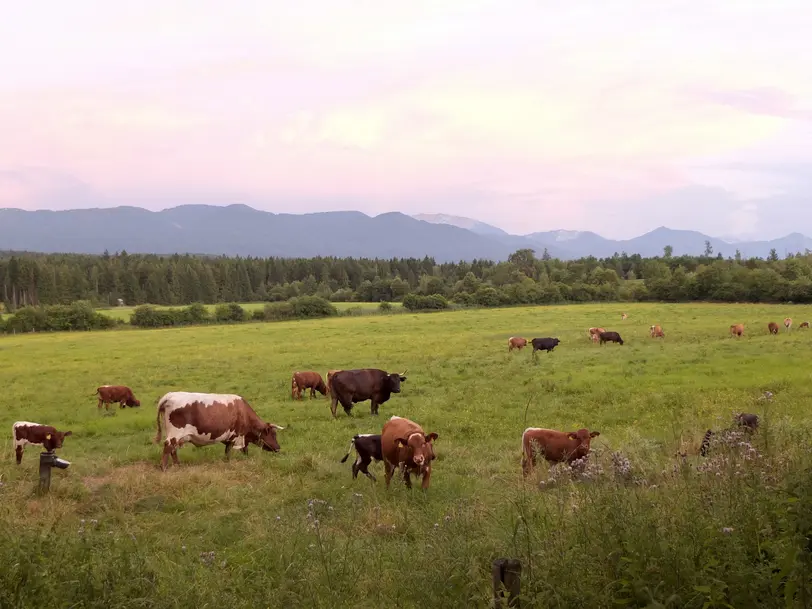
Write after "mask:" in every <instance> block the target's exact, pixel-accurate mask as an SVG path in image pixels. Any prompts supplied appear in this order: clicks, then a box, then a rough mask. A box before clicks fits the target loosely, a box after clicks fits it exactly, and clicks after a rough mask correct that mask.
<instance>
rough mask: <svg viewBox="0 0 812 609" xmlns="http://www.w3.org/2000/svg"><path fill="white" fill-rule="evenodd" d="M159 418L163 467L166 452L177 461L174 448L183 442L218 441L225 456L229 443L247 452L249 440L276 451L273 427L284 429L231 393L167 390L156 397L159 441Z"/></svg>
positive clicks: (163, 465) (176, 450) (203, 444)
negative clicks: (260, 416)
mask: <svg viewBox="0 0 812 609" xmlns="http://www.w3.org/2000/svg"><path fill="white" fill-rule="evenodd" d="M161 421H163V424H164V430H165V431H164V435H165V437H164V452H163V455H162V457H161V469H162V470H164V471H166V467H167V464H168V460H169V455H172V461H173V463H174V464H175V465H180V463H179V462H178V448H180V447H181V446H183V445H184V444H185V443H186V442H191V443H192V444H193V445H194V446H208V445H209V444H216V443H217V442H222V443H223V444H225V445H226V459H228V456H229V453H230V452H231V448H232V447H237V448H238V449H239V450H241V451H242V452H243V453H247V452H248V445H249V444H257V445H258V446H261V447H262V450H268V451H272V452H279V442H277V439H276V430H277V429H280V430H281V429H285V428H284V427H281V426H279V425H275V424H274V423H266V422H265V421H263V420H262V419H261V418H259V416H258V415H257V413H256V412H254V409H253V408H251V406H250V405H249V404H248V402H246V401H245V399H244V398H242V397H241V396H239V395H234V394H225V395H221V394H216V393H189V392H186V391H170V392H169V393H167V394H166V395H164V396H163V397H162V398H161V399H160V400H158V416H157V419H156V424H157V427H158V431H157V433H156V434H155V443H156V444H157V443H159V442H160V441H161Z"/></svg>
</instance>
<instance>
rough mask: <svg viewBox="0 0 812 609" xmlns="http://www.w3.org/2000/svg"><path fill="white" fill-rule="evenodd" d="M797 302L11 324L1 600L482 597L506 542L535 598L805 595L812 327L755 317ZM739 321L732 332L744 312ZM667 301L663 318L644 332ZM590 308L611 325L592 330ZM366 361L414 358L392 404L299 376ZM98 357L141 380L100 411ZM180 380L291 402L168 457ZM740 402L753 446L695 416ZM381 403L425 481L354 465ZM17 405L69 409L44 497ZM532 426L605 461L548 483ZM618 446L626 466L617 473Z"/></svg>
mask: <svg viewBox="0 0 812 609" xmlns="http://www.w3.org/2000/svg"><path fill="white" fill-rule="evenodd" d="M356 304H357V303H352V305H356ZM250 306H251V305H248V307H250ZM256 306H262V305H261V304H258V305H256ZM344 306H350V305H349V304H348V305H344ZM367 306H376V305H367ZM124 311H125V312H122V309H112V310H110V311H109V314H111V315H125V317H124V319H128V317H129V311H130V310H129V309H124ZM623 311H625V312H626V313H628V315H629V317H628V319H626V320H623V321H621V312H623ZM787 316H790V317H792V318H793V319H794V320H795V326H796V328H797V326H798V325H800V322H801V321H803V320H806V319H809V318H812V306H767V305H764V306H761V305H710V304H693V305H676V304H675V305H666V304H646V305H643V304H623V305H617V304H613V305H596V304H588V305H571V306H556V307H526V308H510V309H491V310H466V311H454V312H442V313H421V314H409V313H404V314H401V315H396V316H385V315H382V316H364V317H341V318H333V319H326V320H314V321H296V322H279V323H257V324H241V325H224V326H214V325H213V326H200V327H186V328H178V329H160V330H133V331H129V332H120V331H115V330H114V331H105V332H88V333H62V334H50V335H49V334H38V335H26V336H5V337H0V386H2V387H3V396H4V397H3V401H2V404H0V427H2V428H3V429H6V430H7V433H6V435H5V437H4V438H3V439H1V440H0V451H2V452H0V455H2V458H0V483H2V486H0V564H2V565H3V568H0V606H4V607H32V608H33V607H44V606H54V607H56V606H59V607H97V606H98V607H102V606H103V607H117V608H118V607H151V608H155V607H225V606H227V607H229V608H236V607H324V608H330V609H338V608H343V607H353V608H356V607H357V608H378V607H409V608H411V607H420V608H421V609H427V608H429V607H438V608H440V607H442V608H444V609H445V608H451V607H460V608H468V607H488V606H489V602H490V596H491V574H490V570H491V562H492V560H494V559H496V558H499V557H516V558H519V559H520V560H522V563H523V574H522V589H523V592H525V593H526V594H527V597H526V598H525V599H524V601H523V605H522V606H523V607H613V606H629V607H646V606H650V607H697V608H701V607H723V606H733V607H784V606H789V607H795V606H798V607H801V606H804V605H803V604H802V603H803V602H805V601H804V600H803V598H802V597H801V593H802V592H803V593H808V592H812V590H807V588H809V584H808V581H809V571H803V569H804V568H806V567H805V565H806V564H807V563H805V562H804V561H805V560H807V559H806V558H804V556H805V555H803V552H801V551H800V550H798V548H801V547H802V544H801V541H799V540H802V539H803V535H804V533H803V531H801V530H800V529H798V526H805V525H801V524H798V523H803V522H806V521H807V520H808V521H810V522H812V507H811V505H810V500H812V491H811V490H810V482H809V476H808V471H809V470H808V467H809V465H810V463H812V460H810V458H809V455H810V442H809V433H810V430H812V425H810V416H809V412H810V403H812V384H810V377H811V376H812V374H811V372H812V369H810V366H809V361H810V358H812V332H811V331H809V330H806V329H803V330H801V329H793V330H792V331H791V332H785V331H784V329H783V325H782V330H781V332H780V334H779V335H777V336H772V335H769V334H768V332H767V323H768V322H769V321H776V322H778V323H779V324H780V323H781V321H782V320H783V318H784V317H787ZM738 322H742V323H744V324H745V336H744V337H742V338H731V337H730V336H729V332H728V327H729V326H730V324H732V323H738ZM655 323H657V324H660V325H662V327H663V330H664V332H665V335H666V336H665V339H663V340H660V339H651V338H650V337H649V335H648V332H649V326H650V325H651V324H655ZM590 326H601V327H604V328H606V329H607V330H616V331H618V332H620V334H621V335H622V337H623V339H624V341H625V345H623V346H620V345H616V344H607V345H604V346H599V345H595V344H592V343H591V342H590V341H589V339H588V338H587V329H588V328H589V327H590ZM510 336H524V337H526V338H527V339H528V340H529V339H530V338H533V337H544V336H552V337H558V338H559V339H560V340H561V344H560V345H559V346H558V348H556V349H555V351H554V352H552V353H550V354H547V353H543V352H541V353H538V354H537V355H536V358H535V361H534V358H533V357H532V355H531V349H530V348H527V349H525V350H523V351H520V352H514V353H508V349H507V341H508V338H509V337H510ZM357 367H380V368H384V369H386V370H390V371H397V372H402V371H404V370H405V371H406V375H407V377H408V380H407V381H406V382H405V383H403V391H402V393H401V394H399V395H398V394H395V395H393V396H392V398H391V399H390V400H389V401H388V402H386V403H385V404H383V405H382V406H381V408H380V412H381V414H380V416H378V417H374V416H372V415H370V413H369V402H363V403H359V404H356V406H355V409H354V411H353V416H351V417H347V416H346V415H345V414H344V413H343V411H342V409H341V408H340V407H339V409H338V411H339V414H338V418H337V419H335V420H334V419H333V418H332V417H331V415H330V409H329V402H328V400H327V399H326V398H324V397H321V396H319V397H317V398H316V399H312V400H311V399H309V398H305V399H304V400H303V401H295V402H294V401H293V400H291V397H290V377H291V373H292V372H293V371H295V370H316V371H319V372H320V373H321V374H322V375H326V372H327V370H328V369H331V368H345V369H346V368H357ZM102 384H126V385H129V386H130V387H131V388H132V389H133V390H134V392H135V394H136V396H137V397H138V398H139V399H140V400H141V403H142V406H141V407H140V408H127V409H123V410H119V409H118V408H117V407H116V408H115V411H114V412H111V413H109V414H108V413H105V412H99V411H98V410H97V408H96V398H95V397H94V396H93V393H94V391H95V389H96V387H97V386H99V385H102ZM172 390H186V391H202V392H218V393H228V392H235V393H238V394H240V395H242V396H244V397H245V398H246V399H247V400H248V401H249V402H250V403H251V404H252V405H253V407H254V409H255V410H256V411H257V412H258V414H259V415H260V416H261V417H263V418H264V419H265V420H266V421H270V422H274V423H277V424H279V425H283V426H285V429H284V430H283V431H280V432H279V436H278V437H279V442H280V444H281V447H282V450H281V452H280V453H278V454H270V453H267V452H263V451H261V450H260V449H259V448H258V447H254V446H252V447H250V448H249V451H248V455H247V456H244V455H242V454H241V453H238V452H232V457H231V460H230V461H229V462H226V461H225V460H224V455H223V453H224V447H223V446H222V445H214V446H209V447H205V448H199V449H197V448H194V447H193V446H191V445H187V446H185V447H183V448H182V449H181V450H180V451H179V458H180V461H181V466H180V467H172V468H170V470H169V471H168V472H166V473H162V472H161V471H160V469H159V463H160V455H161V448H160V446H158V445H156V444H153V442H152V440H153V438H154V436H155V431H156V427H155V415H156V403H157V400H158V398H159V397H160V396H161V395H163V394H164V393H165V392H167V391H172ZM765 391H770V392H772V394H773V399H772V400H766V399H763V397H762V396H763V394H764V392H765ZM737 411H746V412H755V413H757V414H759V415H760V416H761V417H762V428H761V429H760V430H759V432H758V434H757V435H756V437H755V439H754V440H753V446H755V447H756V448H757V449H758V451H759V453H760V454H761V456H760V457H759V458H758V459H755V460H752V461H744V460H742V458H741V457H740V456H737V455H739V453H737V452H735V450H734V451H733V452H731V453H730V455H729V456H728V458H727V461H722V460H714V459H715V457H714V458H711V457H709V458H705V459H703V458H701V457H699V456H698V455H697V451H698V448H699V444H700V441H701V439H702V435H703V434H704V432H705V430H706V429H708V428H714V429H720V428H722V427H725V426H727V425H728V424H729V422H730V419H731V413H732V412H737ZM394 414H397V415H400V416H405V417H408V418H411V419H413V420H415V421H417V422H418V423H420V424H421V425H422V426H423V428H424V430H425V431H426V432H427V433H428V432H430V431H434V432H436V433H437V434H439V438H438V440H437V442H436V449H435V450H436V453H437V460H436V462H435V464H434V467H433V475H432V480H431V488H430V489H429V491H428V492H427V493H423V492H422V491H421V490H420V488H419V482H417V483H416V484H415V488H413V489H412V490H411V491H409V490H407V489H406V488H405V487H404V485H403V484H402V483H400V482H399V481H397V480H395V481H393V484H392V487H391V488H390V489H389V490H388V491H387V490H386V489H385V486H384V482H383V465H382V464H381V463H373V465H372V466H371V468H370V470H371V471H372V472H374V473H375V475H376V476H377V477H378V482H377V483H374V482H372V481H370V480H368V479H366V478H365V477H364V476H363V475H361V476H360V477H359V478H358V479H357V480H353V479H352V477H351V472H350V466H351V463H352V461H353V460H354V458H355V455H354V453H353V454H351V455H350V458H349V459H348V461H347V462H345V463H343V464H342V463H340V462H339V461H340V459H341V458H342V457H343V456H344V455H345V454H346V452H347V449H348V447H349V442H350V438H351V437H352V436H353V434H356V433H380V429H381V427H382V426H383V423H384V422H385V421H386V420H387V419H388V418H389V417H390V416H391V415H394ZM17 420H27V421H35V422H39V423H45V424H51V425H55V426H56V427H57V428H58V429H60V430H67V429H70V430H72V431H73V435H72V436H71V437H69V438H67V440H66V441H65V445H64V447H63V448H62V449H61V450H59V451H58V452H59V454H60V456H61V457H63V458H65V459H67V460H69V461H70V462H71V467H70V468H69V469H68V470H64V471H60V470H54V473H53V483H52V490H51V493H50V495H48V496H46V497H42V498H41V497H38V496H37V495H36V494H35V493H34V490H35V486H36V480H37V468H38V465H37V463H38V454H39V450H38V449H37V447H31V446H29V447H27V449H26V452H25V455H24V457H23V464H22V465H21V466H17V465H16V464H15V463H14V457H13V446H12V443H11V433H10V432H11V426H12V423H13V422H14V421H17ZM528 426H538V427H551V428H556V429H562V430H574V429H577V428H580V427H588V428H589V429H591V430H598V431H600V434H601V435H600V436H599V437H598V438H597V439H596V440H595V441H594V443H593V448H594V449H595V453H594V454H593V455H592V457H591V462H592V463H594V464H595V465H596V467H597V466H600V467H601V468H602V472H600V471H597V470H593V471H592V473H591V474H590V479H588V480H577V481H560V482H557V483H552V482H547V481H548V480H550V479H551V478H550V477H552V478H553V479H555V478H557V477H558V474H556V473H555V471H553V470H550V469H549V468H548V466H547V465H546V464H543V463H542V464H540V465H539V466H538V468H537V471H536V472H535V473H534V474H533V475H532V476H531V477H529V478H528V479H527V480H526V481H523V480H522V476H521V470H520V439H521V435H522V431H523V430H524V429H525V428H526V427H528ZM719 450H722V449H719ZM736 450H738V449H736ZM613 451H619V452H621V453H622V454H623V456H625V457H626V458H628V460H629V462H630V464H631V474H630V475H631V478H630V479H620V478H618V477H617V475H616V474H615V473H613V471H614V470H613V465H612V458H611V453H612V452H613ZM680 452H681V453H685V454H687V457H686V458H685V460H684V463H683V459H681V458H679V457H675V454H676V453H680ZM703 464H715V465H714V466H713V467H714V468H716V469H715V470H712V471H710V472H703V471H698V470H697V466H701V465H703ZM700 469H701V468H700ZM413 480H414V479H413ZM541 481H545V484H543V485H540V484H539V483H540V482H541ZM793 497H794V499H793ZM788 500H789V502H788ZM803 510H806V511H805V512H804V511H803ZM804 518H806V519H807V520H804ZM799 531H800V532H799ZM799 552H800V553H799ZM809 564H812V562H810V563H809ZM781 569H785V571H781ZM792 582H796V583H795V584H793V583H792ZM804 586H806V588H804ZM796 593H797V594H798V596H797V598H796V597H795V596H794V595H795V594H796ZM785 596H789V597H790V599H791V602H790V603H789V604H785V603H786V601H785V598H784V597H785ZM792 599H795V600H792ZM652 603H653V604H652ZM656 603H659V604H656ZM725 603H727V605H726V604H725ZM793 603H794V604H793Z"/></svg>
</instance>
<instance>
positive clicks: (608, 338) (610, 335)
mask: <svg viewBox="0 0 812 609" xmlns="http://www.w3.org/2000/svg"><path fill="white" fill-rule="evenodd" d="M600 337H601V345H603V343H618V344H620V345H622V344H623V339H622V338H620V334H618V333H617V332H601V333H600Z"/></svg>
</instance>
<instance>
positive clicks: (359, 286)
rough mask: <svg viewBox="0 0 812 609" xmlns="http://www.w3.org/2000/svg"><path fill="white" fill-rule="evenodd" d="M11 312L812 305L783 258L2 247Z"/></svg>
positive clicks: (809, 292)
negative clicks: (197, 306) (290, 304)
mask: <svg viewBox="0 0 812 609" xmlns="http://www.w3.org/2000/svg"><path fill="white" fill-rule="evenodd" d="M0 285H2V292H0V297H2V300H3V302H4V303H5V308H6V310H7V311H10V310H14V309H15V308H17V307H20V306H24V305H39V304H43V305H45V304H58V303H63V304H64V303H69V302H74V301H77V300H89V301H91V302H92V303H94V304H95V305H97V306H108V305H115V304H116V303H117V301H118V299H119V298H120V299H122V300H123V301H124V303H126V304H127V305H137V304H142V303H152V304H159V305H183V304H189V303H193V302H202V303H218V302H247V301H284V300H288V299H289V298H292V297H295V296H303V295H317V296H321V297H324V298H327V299H330V300H332V301H334V302H342V301H352V300H355V301H366V302H377V301H399V300H402V299H403V297H404V296H406V295H407V294H409V293H414V294H423V295H430V294H442V295H444V296H446V297H447V298H449V299H450V300H452V301H453V302H456V303H459V304H466V305H481V306H496V305H500V304H522V303H524V304H532V303H536V304H544V303H555V302H588V301H611V300H626V301H632V300H635V301H640V300H665V301H689V300H714V301H727V302H734V301H739V302H741V301H750V302H787V301H792V302H812V256H809V255H795V256H790V257H788V258H786V259H783V260H779V259H778V258H777V256H775V255H773V256H771V257H770V258H768V259H767V260H761V259H749V260H741V259H738V260H737V259H727V260H725V259H722V258H721V257H715V258H714V257H711V256H698V257H693V256H680V257H676V256H667V255H664V256H662V257H657V258H641V257H640V256H637V255H634V256H626V255H622V256H621V255H616V256H614V257H611V258H603V259H597V258H583V259H580V260H574V261H563V260H557V259H552V258H550V257H549V256H542V257H541V258H538V257H536V255H535V254H534V252H533V251H532V250H527V249H525V250H518V251H516V252H515V253H513V254H512V255H511V256H510V258H509V260H508V261H507V262H501V263H495V262H492V261H487V260H478V261H473V262H470V263H468V262H459V263H446V264H437V263H436V262H435V261H434V260H433V259H431V258H423V259H422V260H419V259H415V258H410V259H398V258H394V259H389V260H371V259H350V258H345V259H339V258H306V259H305V258H299V259H293V258H288V259H286V258H239V257H237V258H227V257H218V258H212V257H195V256H178V255H175V256H155V255H130V254H127V253H126V252H121V253H119V254H115V255H111V254H107V253H105V254H104V255H101V256H92V255H79V254H58V255H57V254H18V253H6V254H0Z"/></svg>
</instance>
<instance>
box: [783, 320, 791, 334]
mask: <svg viewBox="0 0 812 609" xmlns="http://www.w3.org/2000/svg"><path fill="white" fill-rule="evenodd" d="M784 327H785V328H786V329H787V332H789V330H790V328H791V327H792V318H791V317H786V318H785V319H784Z"/></svg>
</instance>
